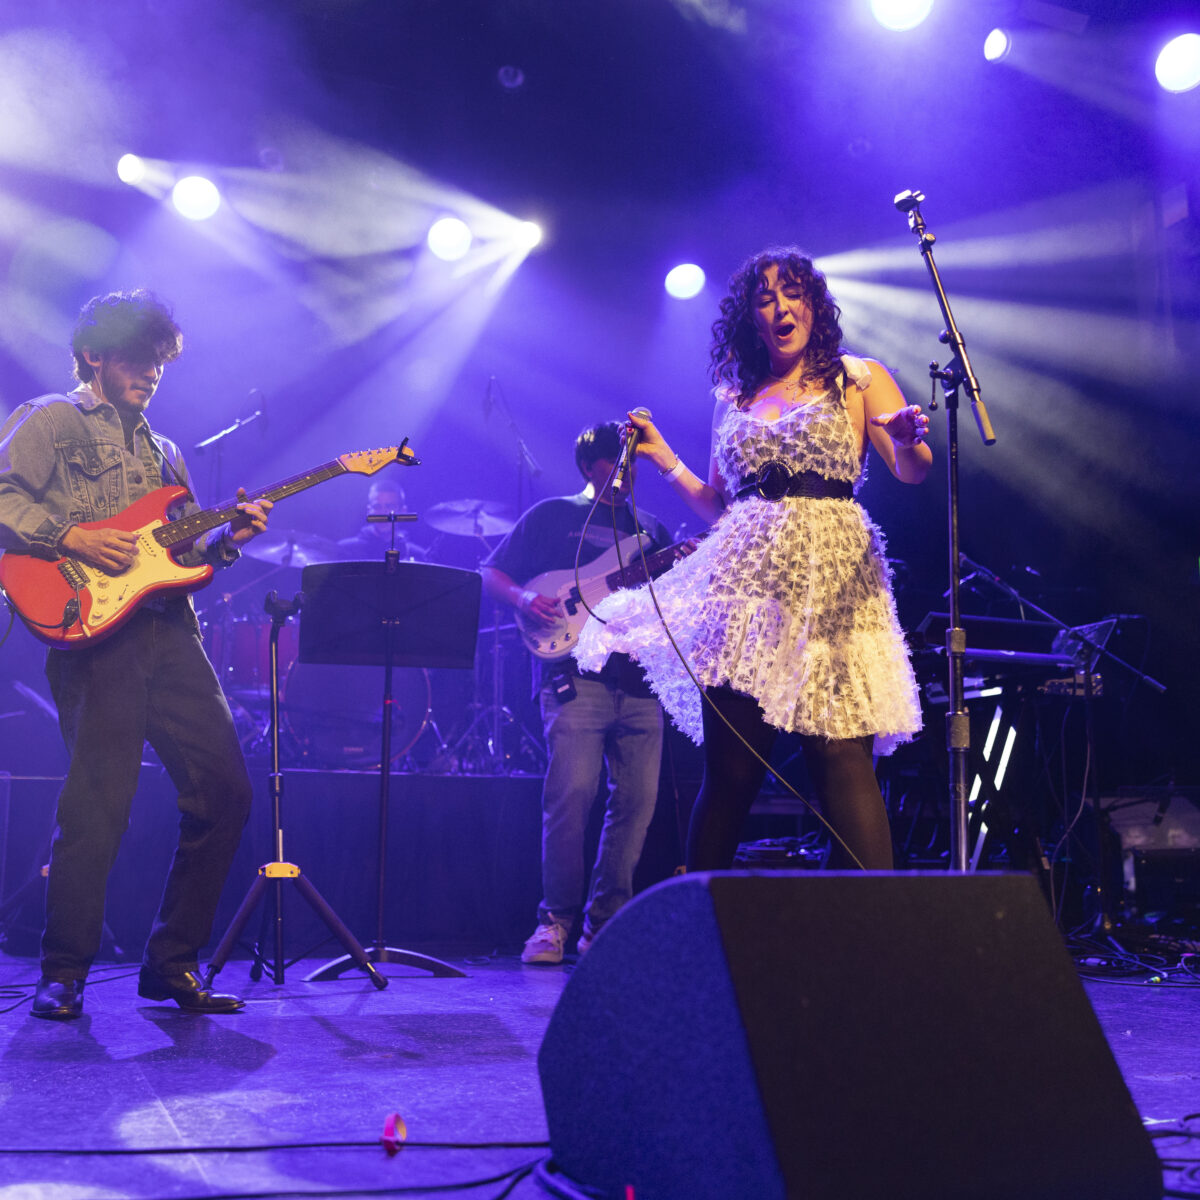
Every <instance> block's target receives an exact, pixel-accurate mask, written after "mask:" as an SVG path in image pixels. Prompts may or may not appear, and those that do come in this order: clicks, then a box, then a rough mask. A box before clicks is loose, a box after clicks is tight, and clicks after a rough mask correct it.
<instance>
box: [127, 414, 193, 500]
mask: <svg viewBox="0 0 1200 1200" xmlns="http://www.w3.org/2000/svg"><path fill="white" fill-rule="evenodd" d="M135 428H140V429H141V430H142V431H143V432H144V433H145V434H146V436H147V437H148V438H149V439H150V445H151V446H152V447H153V448H154V452H155V454H156V455H157V456H158V461H159V464H160V465H159V469H158V473H159V477H160V478H161V479H162V481H163V483H166V482H167V476H166V473H165V472H164V471H163V467H166V469H167V470H168V471H170V472H171V474H172V476H174V479H175V482H176V483H177V484H179V486H180V487H181V488H187V494H188V499H189V500H191V501H192V503H193V504H196V503H199V502H198V501H197V500H196V497H195V495H194V494H193V493H192V489H191V488H190V487H188V485H187V483H186V482H184V480H183V478H182V477H181V476H180V474H179V472H178V471H177V470H176V469H175V464H174V463H173V462H172V461H171V460H170V459H169V458H168V457H167V453H166V451H165V450H164V449H163V448H162V446H160V445H159V442H158V438H156V437H155V436H154V430H153V429H151V428H150V422H149V421H147V420H146V417H145V414H141V415H139V418H138V423H137V425H136V426H135Z"/></svg>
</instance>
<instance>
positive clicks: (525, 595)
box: [517, 588, 538, 609]
mask: <svg viewBox="0 0 1200 1200" xmlns="http://www.w3.org/2000/svg"><path fill="white" fill-rule="evenodd" d="M537 596H538V594H537V592H535V591H534V590H533V589H532V588H526V589H525V591H523V592H522V593H521V600H520V603H519V604H518V605H517V607H518V608H522V609H530V608H532V607H533V602H534V601H535V600H536V599H537Z"/></svg>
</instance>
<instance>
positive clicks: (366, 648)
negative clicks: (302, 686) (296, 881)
mask: <svg viewBox="0 0 1200 1200" xmlns="http://www.w3.org/2000/svg"><path fill="white" fill-rule="evenodd" d="M301 583H302V585H303V588H304V595H305V597H306V599H305V611H304V618H303V620H302V621H301V623H300V651H299V658H300V661H301V662H303V663H310V662H314V663H340V664H342V665H344V666H382V667H383V712H382V716H383V731H382V746H381V750H380V757H379V846H378V851H379V858H378V866H377V875H376V887H377V893H376V902H377V903H376V926H375V942H374V945H372V947H371V949H370V950H369V951H368V952H367V953H368V956H369V958H370V960H371V961H372V962H377V963H378V962H388V963H401V964H403V965H404V966H409V967H419V968H420V969H422V970H425V971H429V972H431V973H432V974H434V975H458V976H461V975H462V974H463V972H462V971H460V970H458V968H457V967H452V966H450V964H449V963H444V962H442V961H441V960H439V959H436V958H431V957H429V956H428V955H425V954H417V953H415V952H414V951H411V950H399V949H397V948H396V947H394V946H389V945H388V944H387V942H386V940H385V938H384V934H383V928H384V901H385V898H386V879H387V840H388V808H389V805H390V785H391V773H392V771H391V768H392V715H393V706H394V700H393V697H392V669H393V668H394V667H453V668H459V669H464V670H465V669H470V668H471V667H473V666H474V663H475V638H476V633H477V630H478V627H479V596H480V587H481V581H480V577H479V575H477V574H476V573H475V572H474V571H463V570H460V569H459V568H457V567H442V566H434V565H432V564H430V563H416V562H401V561H400V556H399V554H398V552H397V551H396V550H394V549H393V550H388V551H387V552H386V553H385V555H384V561H383V562H344V563H317V564H314V565H313V566H309V567H305V568H304V572H303V574H302V576H301ZM353 964H354V959H353V957H352V956H350V955H344V956H343V957H341V958H337V959H334V960H333V962H330V963H327V964H326V965H325V966H323V967H321V968H319V969H318V970H316V971H314V972H313V973H312V974H311V975H309V976H307V978H308V979H309V980H325V979H336V978H337V977H338V976H340V975H341V974H342V973H343V972H344V971H346V970H347V969H348V968H349V967H350V966H352V965H353Z"/></svg>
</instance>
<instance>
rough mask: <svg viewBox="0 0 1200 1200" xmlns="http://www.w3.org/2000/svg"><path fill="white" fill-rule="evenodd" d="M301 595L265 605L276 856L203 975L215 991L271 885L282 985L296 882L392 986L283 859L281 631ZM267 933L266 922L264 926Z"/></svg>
mask: <svg viewBox="0 0 1200 1200" xmlns="http://www.w3.org/2000/svg"><path fill="white" fill-rule="evenodd" d="M300 605H301V596H297V597H296V598H295V599H293V600H291V601H287V600H280V599H279V597H278V596H277V595H276V593H275V592H271V593H270V594H269V595H268V596H267V598H266V601H265V603H264V605H263V607H264V608H265V609H266V611H267V613H268V614H269V616H270V618H271V638H270V676H271V726H270V729H271V776H270V788H271V819H272V828H273V833H274V843H273V844H274V849H275V857H274V859H272V861H271V862H269V863H264V864H263V865H262V866H261V867H259V868H258V875H257V877H256V878H255V880H254V882H253V883H252V884H251V885H250V890H249V891H248V892H247V893H246V898H245V899H244V900H243V901H242V905H241V907H240V908H239V909H238V910H237V914H236V916H234V918H233V921H232V922H231V923H230V926H229V928H228V929H227V930H226V931H225V936H224V937H223V938H222V939H221V943H220V945H219V946H217V951H216V953H215V954H214V955H213V957H212V961H211V962H210V963H209V965H208V970H207V971H206V972H205V975H204V986H205V987H206V988H209V987H211V986H212V981H213V977H214V976H215V975H216V973H217V972H218V971H219V970H220V969H221V968H222V967H223V966H224V965H225V963H226V962H227V961H228V959H229V954H230V952H231V951H232V950H233V946H234V943H235V942H236V941H237V939H238V937H239V936H240V935H241V932H242V930H243V929H244V928H245V927H246V922H247V921H249V920H250V916H251V914H252V913H253V912H254V909H255V908H256V907H257V905H258V902H259V901H260V900H261V899H263V896H264V894H265V893H266V890H267V885H268V884H269V883H273V884H274V885H275V887H274V903H275V921H274V928H275V962H274V966H273V969H272V971H271V978H272V979H273V980H274V981H275V983H277V984H280V983H283V972H284V961H283V885H284V883H292V884H294V885H295V886H296V889H297V891H299V893H300V895H301V896H303V897H304V899H305V900H307V901H308V903H309V904H310V905H311V906H312V908H313V909H314V911H315V912H316V914H317V916H319V917H320V918H321V920H322V921H324V922H325V924H326V926H327V927H328V929H329V932H330V933H332V934H333V935H334V937H336V938H337V939H338V941H339V942H341V943H342V945H343V946H345V948H346V952H347V957H348V959H349V961H350V962H352V963H353V964H354V965H355V966H357V967H361V968H362V969H363V970H364V971H366V973H367V975H368V977H369V978H370V980H371V982H372V983H373V984H374V985H375V986H376V987H377V988H381V989H382V988H385V987H387V980H386V979H385V978H384V977H383V976H382V975H380V973H379V972H378V971H377V970H375V967H374V966H373V965H372V963H371V960H370V959H369V958H368V957H367V952H366V951H365V950H364V949H363V948H362V946H360V945H359V943H358V942H357V941H356V940H355V938H354V935H353V934H352V933H351V932H350V931H349V930H348V929H347V928H346V926H345V925H343V924H342V922H341V921H340V920H339V919H338V915H337V913H335V912H334V911H333V909H332V908H330V907H329V905H328V904H327V903H326V901H325V899H324V897H322V895H321V893H320V892H318V891H317V889H316V888H315V887H313V885H312V884H311V883H309V881H308V880H307V879H305V877H304V876H303V875H302V874H301V873H300V868H299V867H298V866H296V865H295V863H290V862H286V861H285V860H284V857H283V774H282V772H281V771H280V769H279V630H280V629H281V628H282V627H283V623H284V622H285V621H286V620H287V619H288V617H290V616H292V615H293V614H294V613H296V612H298V611H299V610H300ZM264 932H265V922H264ZM263 940H264V939H263V938H262V937H260V938H259V941H258V943H257V944H256V945H255V947H254V962H253V965H252V966H251V968H250V974H251V977H252V978H254V979H257V978H259V976H260V975H261V974H262V971H263V968H264V967H265V966H266V958H265V956H264V953H263V946H262V943H263Z"/></svg>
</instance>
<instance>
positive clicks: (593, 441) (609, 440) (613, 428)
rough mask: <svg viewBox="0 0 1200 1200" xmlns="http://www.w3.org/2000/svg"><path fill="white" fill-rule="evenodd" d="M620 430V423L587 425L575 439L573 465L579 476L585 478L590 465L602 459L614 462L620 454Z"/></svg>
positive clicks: (602, 422) (609, 422)
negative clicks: (577, 469) (576, 468)
mask: <svg viewBox="0 0 1200 1200" xmlns="http://www.w3.org/2000/svg"><path fill="white" fill-rule="evenodd" d="M622 428H623V427H622V425H621V422H620V421H601V422H600V424H599V425H589V426H588V427H587V428H586V429H585V430H584V431H583V432H582V433H581V434H580V435H579V436H578V437H577V438H576V439H575V465H576V466H577V467H578V468H579V473H580V475H583V476H584V478H586V477H587V472H588V470H589V468H590V467H591V465H592V464H593V463H597V462H599V461H600V460H601V459H602V458H611V459H612V460H613V461H614V462H616V460H617V457H618V456H619V455H620V453H621V432H622Z"/></svg>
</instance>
